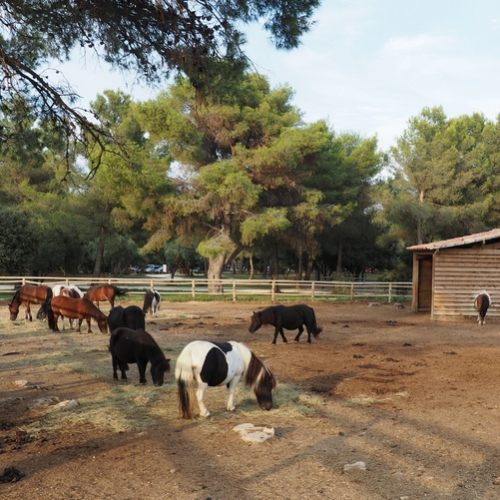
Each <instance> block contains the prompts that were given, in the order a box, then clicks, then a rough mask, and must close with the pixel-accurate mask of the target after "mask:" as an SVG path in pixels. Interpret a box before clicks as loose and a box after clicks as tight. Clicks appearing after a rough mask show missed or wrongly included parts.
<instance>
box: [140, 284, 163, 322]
mask: <svg viewBox="0 0 500 500" xmlns="http://www.w3.org/2000/svg"><path fill="white" fill-rule="evenodd" d="M160 304H161V296H160V294H159V293H158V292H155V291H154V290H148V291H147V292H146V293H145V294H144V305H143V306H142V310H143V311H144V314H147V313H148V312H149V314H151V316H154V317H158V311H159V309H160Z"/></svg>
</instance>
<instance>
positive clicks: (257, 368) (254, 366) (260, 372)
mask: <svg viewBox="0 0 500 500" xmlns="http://www.w3.org/2000/svg"><path fill="white" fill-rule="evenodd" d="M264 380H266V381H267V380H268V381H270V382H271V383H272V388H273V389H274V388H275V387H276V380H275V378H274V375H273V374H272V373H271V371H270V370H269V368H268V367H267V366H266V365H265V364H264V363H263V362H262V361H261V360H260V359H259V358H258V357H257V356H256V355H255V354H254V353H253V352H252V351H250V363H249V364H248V368H247V371H246V373H245V385H246V386H247V387H252V388H253V387H255V386H256V385H258V384H259V383H260V382H261V381H264Z"/></svg>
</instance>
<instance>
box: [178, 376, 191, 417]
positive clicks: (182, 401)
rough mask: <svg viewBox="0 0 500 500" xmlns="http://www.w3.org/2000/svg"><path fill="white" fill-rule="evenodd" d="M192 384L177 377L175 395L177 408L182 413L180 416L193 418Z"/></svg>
mask: <svg viewBox="0 0 500 500" xmlns="http://www.w3.org/2000/svg"><path fill="white" fill-rule="evenodd" d="M192 387H193V386H192V384H190V383H189V382H186V381H185V380H182V379H180V378H178V379H177V395H178V398H179V409H180V411H181V413H182V418H185V419H188V420H191V419H192V418H193V397H192V394H193V391H192Z"/></svg>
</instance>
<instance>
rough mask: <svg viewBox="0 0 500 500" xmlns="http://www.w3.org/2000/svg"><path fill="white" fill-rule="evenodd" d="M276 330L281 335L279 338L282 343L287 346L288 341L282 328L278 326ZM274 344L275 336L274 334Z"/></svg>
mask: <svg viewBox="0 0 500 500" xmlns="http://www.w3.org/2000/svg"><path fill="white" fill-rule="evenodd" d="M278 330H279V333H280V335H281V338H282V339H283V342H284V343H285V344H287V343H288V340H287V339H286V337H285V332H284V331H283V327H282V326H281V325H280V326H279V328H278ZM274 343H275V344H276V334H274Z"/></svg>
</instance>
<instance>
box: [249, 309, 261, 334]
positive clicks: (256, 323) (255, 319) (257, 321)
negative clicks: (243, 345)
mask: <svg viewBox="0 0 500 500" xmlns="http://www.w3.org/2000/svg"><path fill="white" fill-rule="evenodd" d="M261 326H262V313H261V312H255V311H254V312H253V314H252V317H251V318H250V327H249V328H248V331H249V332H250V333H254V332H256V331H257V330H258V329H259V328H260V327H261Z"/></svg>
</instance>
